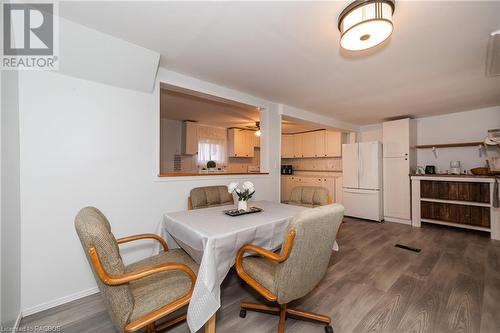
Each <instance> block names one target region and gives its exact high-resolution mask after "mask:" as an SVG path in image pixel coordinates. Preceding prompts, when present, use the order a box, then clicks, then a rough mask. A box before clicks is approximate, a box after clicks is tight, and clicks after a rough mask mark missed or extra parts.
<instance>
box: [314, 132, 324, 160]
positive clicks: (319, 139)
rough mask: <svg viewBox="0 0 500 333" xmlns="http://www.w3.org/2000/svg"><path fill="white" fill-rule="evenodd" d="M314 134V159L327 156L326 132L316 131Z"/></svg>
mask: <svg viewBox="0 0 500 333" xmlns="http://www.w3.org/2000/svg"><path fill="white" fill-rule="evenodd" d="M313 134H314V157H324V156H326V131H316V132H313Z"/></svg>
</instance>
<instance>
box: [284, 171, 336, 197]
mask: <svg viewBox="0 0 500 333" xmlns="http://www.w3.org/2000/svg"><path fill="white" fill-rule="evenodd" d="M297 186H317V187H323V188H326V189H327V190H328V197H329V199H330V200H331V202H338V203H340V202H341V198H342V177H333V176H327V177H325V176H321V175H308V176H301V175H297V176H282V177H281V202H287V201H288V200H289V199H290V194H291V193H292V190H293V189H294V188H295V187H297Z"/></svg>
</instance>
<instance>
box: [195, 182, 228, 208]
mask: <svg viewBox="0 0 500 333" xmlns="http://www.w3.org/2000/svg"><path fill="white" fill-rule="evenodd" d="M224 205H234V198H233V195H232V194H231V193H228V192H227V186H225V185H217V186H205V187H196V188H193V189H192V190H191V193H190V195H189V198H188V209H200V208H208V207H215V206H224Z"/></svg>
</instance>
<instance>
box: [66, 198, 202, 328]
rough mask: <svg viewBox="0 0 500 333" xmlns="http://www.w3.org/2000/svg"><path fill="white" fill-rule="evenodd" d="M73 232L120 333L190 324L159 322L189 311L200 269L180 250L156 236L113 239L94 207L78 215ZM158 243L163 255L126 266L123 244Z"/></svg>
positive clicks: (106, 223)
mask: <svg viewBox="0 0 500 333" xmlns="http://www.w3.org/2000/svg"><path fill="white" fill-rule="evenodd" d="M75 228H76V232H77V233H78V237H79V238H80V241H81V243H82V246H83V249H84V251H85V254H86V255H87V259H88V261H89V263H90V266H91V268H92V271H93V273H94V277H95V279H96V282H97V285H98V287H99V290H100V292H101V295H102V297H103V300H104V303H105V305H106V308H107V310H108V313H109V315H110V317H111V320H112V321H113V323H114V325H115V327H116V328H117V329H118V330H119V331H120V332H136V331H138V330H140V329H142V328H145V330H146V332H156V331H161V330H164V329H165V328H167V327H169V326H172V325H174V324H176V323H178V322H180V321H182V320H185V319H186V315H185V314H183V315H181V316H178V317H176V318H174V319H172V320H169V321H166V322H163V323H162V324H160V325H156V322H157V321H159V320H160V319H162V318H163V317H165V316H166V315H169V314H171V313H172V312H174V311H176V310H178V309H180V308H182V307H183V306H185V305H187V304H188V303H189V301H190V299H191V293H192V291H193V286H194V283H195V280H196V275H195V272H197V271H198V265H197V264H196V263H195V262H194V261H193V260H192V259H191V258H190V257H189V256H188V255H187V253H185V252H184V251H183V250H181V249H171V250H169V248H168V245H167V243H166V242H165V240H164V239H163V238H161V237H159V236H157V235H154V234H141V235H136V236H130V237H125V238H120V239H115V237H114V236H113V233H112V232H111V226H110V224H109V222H108V220H107V219H106V217H105V216H104V215H103V214H102V213H101V212H100V211H99V210H98V209H97V208H94V207H86V208H83V209H82V210H80V212H79V213H78V215H77V216H76V219H75ZM148 238H150V239H155V240H157V241H158V242H160V243H161V245H162V246H163V249H164V252H162V253H161V254H159V255H156V256H153V257H149V258H146V259H143V260H140V261H138V262H135V263H132V264H130V265H124V263H123V261H122V258H121V256H120V250H119V248H118V245H119V244H122V243H127V242H131V241H136V240H141V239H148Z"/></svg>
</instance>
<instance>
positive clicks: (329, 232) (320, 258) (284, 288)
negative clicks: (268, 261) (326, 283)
mask: <svg viewBox="0 0 500 333" xmlns="http://www.w3.org/2000/svg"><path fill="white" fill-rule="evenodd" d="M343 216H344V206H342V205H340V204H332V205H326V206H322V207H318V208H313V209H307V210H305V211H303V212H301V213H300V214H298V215H297V216H296V217H295V218H294V219H293V220H292V221H291V222H290V223H289V225H288V226H287V230H286V234H285V235H287V234H288V232H289V231H290V230H292V229H295V231H296V236H295V240H294V243H293V247H292V251H291V252H290V256H289V257H288V259H287V260H285V261H284V262H282V263H280V264H278V267H277V269H276V273H275V274H276V275H275V281H276V283H277V284H276V289H277V296H278V303H280V304H285V303H288V302H291V301H293V300H296V299H299V298H301V297H303V296H305V295H307V294H308V293H309V292H310V291H311V290H313V289H314V287H316V285H317V284H318V283H319V282H320V281H321V279H322V278H323V277H324V275H325V273H326V271H327V269H328V263H329V262H330V256H331V254H332V248H333V244H334V242H335V239H336V238H337V232H338V229H339V226H340V224H341V223H342V218H343Z"/></svg>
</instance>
